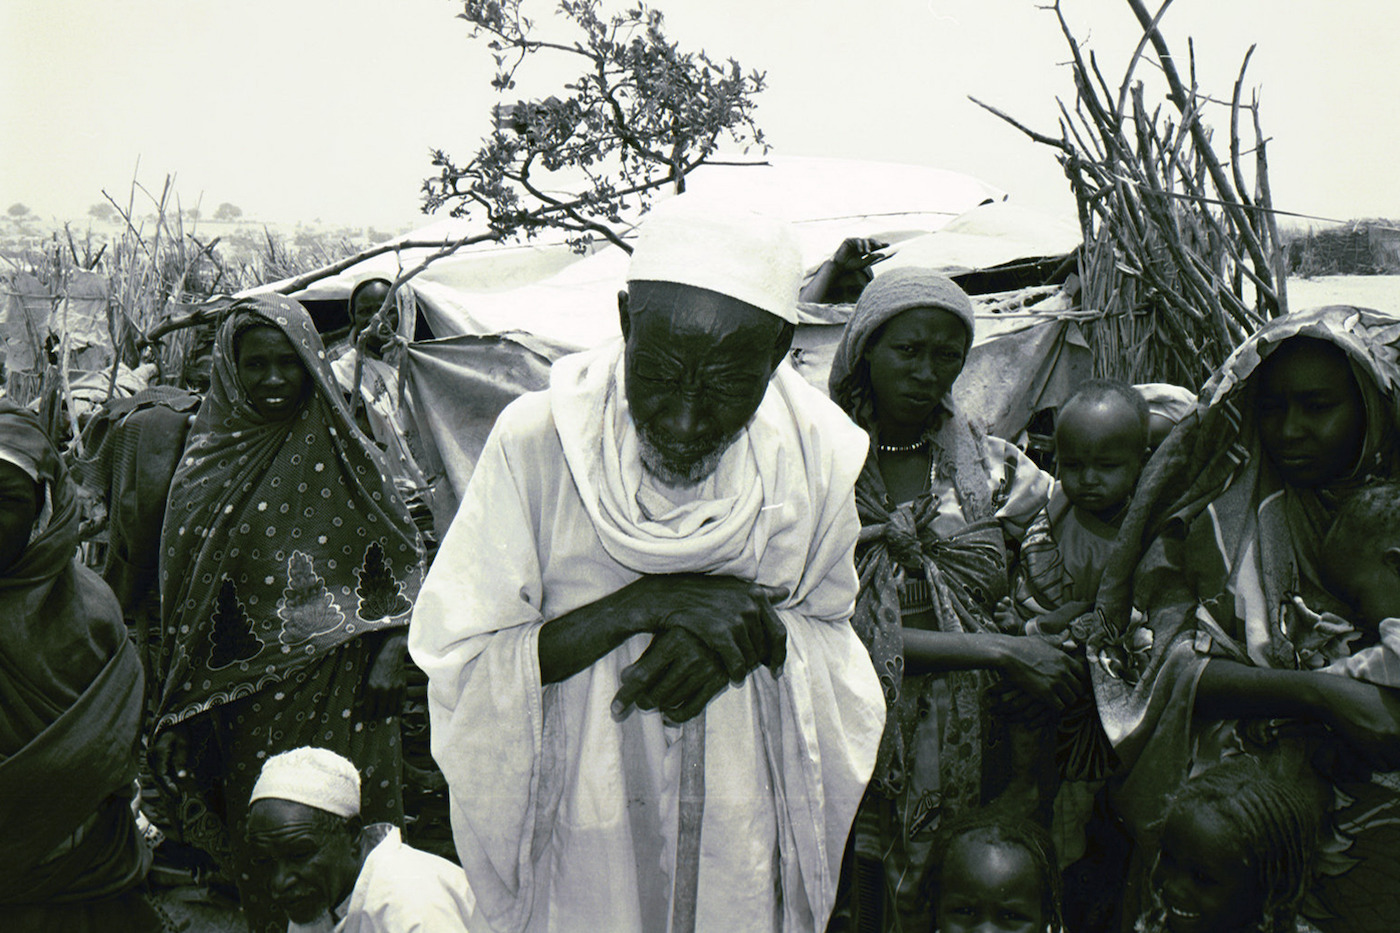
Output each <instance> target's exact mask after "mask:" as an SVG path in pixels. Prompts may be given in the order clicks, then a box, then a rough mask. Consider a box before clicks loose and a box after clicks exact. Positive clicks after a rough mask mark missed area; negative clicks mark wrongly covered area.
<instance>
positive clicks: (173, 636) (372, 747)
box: [154, 295, 422, 929]
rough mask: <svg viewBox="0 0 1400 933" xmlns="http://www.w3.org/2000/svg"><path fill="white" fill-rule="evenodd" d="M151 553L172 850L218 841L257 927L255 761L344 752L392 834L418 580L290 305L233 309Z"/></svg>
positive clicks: (414, 538) (413, 542)
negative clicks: (300, 752)
mask: <svg viewBox="0 0 1400 933" xmlns="http://www.w3.org/2000/svg"><path fill="white" fill-rule="evenodd" d="M161 548H162V552H161V604H162V627H163V632H162V644H161V651H160V660H159V663H158V667H157V669H158V671H159V673H160V676H161V677H162V683H161V688H160V689H161V693H160V699H159V702H158V704H157V721H156V724H155V736H156V738H155V742H156V747H157V749H158V752H159V754H158V755H157V756H155V757H156V761H155V762H154V764H155V765H156V767H157V768H158V770H159V771H161V772H163V773H164V776H165V777H166V778H167V779H171V778H173V781H174V783H175V784H176V785H177V786H178V788H179V791H180V798H181V803H180V807H179V816H180V821H179V822H180V824H181V828H182V831H183V832H184V834H185V836H186V838H187V839H189V840H191V841H194V842H196V843H197V844H199V845H200V847H201V848H205V849H206V850H207V851H210V852H211V853H212V854H214V855H215V857H216V858H219V859H220V860H226V859H228V857H229V855H230V852H229V848H230V846H231V847H232V853H231V854H232V858H233V867H234V869H235V870H236V872H237V877H236V879H235V880H236V881H237V883H238V884H239V887H240V889H242V893H243V897H244V905H245V910H247V911H248V913H249V915H250V918H251V920H252V921H253V925H254V928H255V929H261V928H262V927H263V926H268V927H269V928H271V927H273V926H277V925H279V924H278V921H277V920H275V919H273V918H271V917H270V915H268V914H267V912H266V908H265V903H264V901H263V899H262V892H261V891H260V890H259V886H258V885H257V884H250V883H249V882H250V880H251V879H250V875H249V866H248V865H247V863H246V856H245V855H244V852H243V844H244V840H243V838H242V824H243V819H244V816H245V814H246V810H247V805H248V795H249V793H250V792H251V790H252V786H253V782H254V781H255V780H256V778H257V775H258V769H259V767H260V765H261V763H262V761H263V760H264V759H265V758H266V757H267V756H269V755H273V754H276V753H278V752H280V751H284V750H286V749H289V748H295V747H298V746H302V745H315V746H319V747H322V748H328V749H331V750H332V751H336V752H338V753H340V754H343V755H345V756H346V757H348V758H349V759H351V760H352V761H354V762H355V764H356V766H357V767H358V768H359V770H360V774H361V777H362V779H363V782H364V789H365V793H364V812H365V818H366V819H367V820H370V821H390V822H395V823H402V815H403V809H402V808H403V804H402V799H401V797H400V787H399V782H400V774H401V768H402V763H401V752H400V748H399V744H398V741H399V739H398V720H397V713H398V710H397V709H396V707H395V704H396V703H398V702H400V700H401V694H402V685H403V673H402V665H403V654H404V639H405V634H406V633H405V628H404V627H405V626H406V625H407V624H408V615H409V612H410V610H411V609H412V607H413V600H414V598H415V596H416V595H417V592H418V585H419V582H420V580H421V577H422V547H421V544H420V541H419V538H418V535H417V532H416V531H415V529H414V526H413V523H412V521H411V520H410V519H409V517H408V512H407V510H406V509H405V508H404V505H403V503H402V502H401V501H400V500H399V498H398V496H397V495H396V494H395V492H394V486H393V482H392V481H391V480H390V479H389V478H388V475H387V471H386V469H385V465H384V462H383V459H382V456H381V454H380V452H379V451H378V449H377V448H375V446H374V444H373V443H372V442H371V441H369V439H368V438H366V437H365V436H364V435H363V434H362V433H361V432H360V430H359V429H358V428H357V427H356V426H355V424H354V421H353V420H352V419H351V417H350V415H349V412H348V411H347V409H346V407H345V403H344V398H343V396H342V395H341V393H340V390H339V388H338V387H337V385H336V383H335V377H334V375H332V373H331V370H330V367H329V365H328V364H327V362H326V354H325V350H324V347H323V346H322V344H321V339H320V337H319V335H318V334H317V333H316V330H315V328H314V327H313V326H312V323H311V319H310V317H309V316H308V315H307V313H306V310H305V309H304V308H303V307H302V306H301V305H300V304H298V303H297V302H295V301H293V300H291V299H289V298H284V297H281V296H278V295H258V296H254V297H251V298H245V299H241V300H240V301H238V302H235V303H234V304H233V305H232V306H231V307H230V309H229V315H228V318H227V319H226V320H225V321H224V323H223V325H222V327H221V328H220V330H219V335H218V339H217V342H216V345H215V348H214V360H213V379H212V384H211V386H210V390H209V395H208V397H207V398H206V399H205V401H204V403H203V405H202V406H201V407H200V410H199V414H198V416H197V417H196V420H195V424H194V427H193V428H192V429H191V431H190V436H189V441H188V443H187V445H186V448H185V454H184V457H183V459H182V461H181V463H180V466H179V468H178V470H177V471H176V474H175V478H174V480H173V482H172V484H171V494H170V501H169V504H168V508H167V510H166V517H165V527H164V531H163V533H162V536H161ZM162 736H169V738H166V739H162ZM282 922H283V923H284V922H285V921H282Z"/></svg>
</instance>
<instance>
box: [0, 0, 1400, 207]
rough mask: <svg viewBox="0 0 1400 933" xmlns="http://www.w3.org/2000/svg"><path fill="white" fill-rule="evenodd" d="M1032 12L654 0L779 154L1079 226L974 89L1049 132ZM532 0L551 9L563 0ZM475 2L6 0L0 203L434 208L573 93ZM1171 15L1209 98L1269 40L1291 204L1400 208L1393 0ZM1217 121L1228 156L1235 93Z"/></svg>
mask: <svg viewBox="0 0 1400 933" xmlns="http://www.w3.org/2000/svg"><path fill="white" fill-rule="evenodd" d="M1042 3H1043V0H892V2H890V3H886V4H882V5H879V6H876V7H871V8H868V9H863V10H861V12H860V15H858V16H852V15H850V11H849V6H848V5H846V4H842V3H839V2H836V0H812V2H811V3H809V4H806V5H803V6H802V7H801V8H800V9H796V10H795V9H793V8H792V7H791V6H790V5H787V4H779V3H776V2H767V3H765V2H763V0H757V2H755V0H703V2H702V0H659V2H655V3H653V4H652V6H653V7H655V8H656V9H659V10H661V11H662V12H663V13H664V15H665V17H666V19H665V28H666V32H667V35H668V36H669V37H670V38H671V39H672V40H674V41H676V42H678V43H679V44H680V46H681V48H682V49H685V50H698V49H705V50H707V51H708V52H710V53H711V54H712V55H715V56H718V57H719V58H721V59H724V58H728V57H730V56H732V57H734V58H735V59H737V60H738V61H739V62H740V63H741V64H742V65H743V66H744V67H745V68H750V69H758V70H761V71H764V72H766V74H767V77H768V87H767V88H766V89H765V90H764V91H763V93H762V94H761V95H759V97H758V103H759V105H758V112H757V120H758V123H759V125H760V126H762V127H763V129H764V132H765V134H766V135H767V136H768V138H769V140H770V141H771V142H772V143H773V145H774V148H775V151H776V152H778V153H782V154H785V155H819V156H831V157H837V158H850V159H866V160H881V161H890V162H900V163H911V164H915V165H925V166H936V167H939V168H943V169H948V170H951V171H957V172H962V173H965V174H969V175H972V176H974V177H976V178H979V179H981V180H982V181H984V182H986V183H988V184H991V185H993V186H996V187H997V188H1000V189H1002V190H1005V191H1007V192H1009V193H1010V195H1011V198H1012V200H1013V201H1015V202H1016V203H1018V204H1021V205H1023V206H1025V207H1028V208H1032V209H1034V210H1038V211H1041V212H1043V213H1047V214H1050V215H1053V216H1057V217H1061V218H1065V219H1071V220H1072V219H1073V218H1074V212H1075V211H1074V199H1073V196H1072V193H1071V191H1070V189H1069V185H1068V183H1067V181H1066V180H1065V177H1064V174H1063V171H1062V170H1061V168H1060V166H1059V165H1058V163H1057V162H1056V160H1055V154H1054V152H1053V151H1052V150H1051V149H1050V148H1049V147H1046V146H1043V145H1040V144H1038V143H1035V142H1032V141H1031V140H1029V139H1027V138H1026V137H1025V136H1024V135H1023V134H1021V133H1020V132H1019V131H1017V130H1016V129H1014V128H1012V127H1010V126H1008V125H1007V124H1005V123H1003V122H1002V121H1000V120H998V119H997V118H996V117H994V116H993V115H991V114H989V113H986V112H985V111H983V110H981V109H980V108H979V107H977V106H976V105H975V104H973V103H972V102H970V101H969V100H968V96H969V95H973V96H976V97H977V98H979V99H981V100H985V101H987V102H988V103H990V104H992V105H994V106H996V107H998V108H1000V109H1002V110H1003V111H1005V112H1006V113H1008V114H1010V115H1012V116H1013V117H1015V118H1017V119H1018V120H1021V121H1022V122H1024V123H1026V124H1027V125H1028V126H1031V127H1033V128H1035V129H1037V130H1039V131H1042V132H1051V133H1054V132H1057V131H1056V129H1055V127H1056V121H1057V105H1056V98H1057V97H1058V98H1060V99H1064V100H1068V101H1070V102H1071V103H1072V100H1073V84H1072V81H1071V76H1070V73H1069V70H1068V68H1066V67H1065V65H1064V63H1065V61H1066V59H1067V58H1068V57H1069V53H1068V50H1067V46H1066V44H1065V41H1064V38H1063V37H1062V36H1061V34H1060V30H1059V26H1058V24H1057V22H1056V20H1055V17H1054V15H1053V14H1052V13H1049V12H1046V11H1045V10H1044V9H1041V8H1039V7H1040V6H1041V5H1042ZM623 5H624V3H623V0H606V3H605V10H608V11H612V10H617V9H620V8H621V7H622V6H623ZM525 6H526V8H527V10H528V11H529V12H530V13H531V14H532V15H534V16H535V17H536V18H537V19H538V20H540V21H541V22H548V23H552V22H554V20H553V19H551V18H550V16H551V14H550V11H551V10H552V9H553V8H554V3H553V0H525ZM1154 6H1155V4H1154ZM1061 8H1062V9H1063V11H1064V15H1065V17H1066V19H1067V20H1068V21H1069V23H1070V28H1071V30H1072V31H1073V32H1074V34H1075V36H1076V37H1077V38H1078V39H1079V40H1080V41H1081V42H1083V43H1084V44H1085V47H1086V50H1088V51H1092V52H1093V53H1094V54H1095V55H1096V58H1097V61H1098V62H1099V64H1100V66H1101V68H1102V70H1103V72H1104V74H1105V76H1106V78H1107V80H1108V81H1109V83H1110V84H1112V85H1116V84H1117V81H1118V77H1119V76H1120V75H1121V70H1122V68H1123V67H1125V65H1126V62H1127V60H1128V57H1129V55H1130V54H1131V52H1132V50H1133V48H1134V46H1135V45H1136V44H1137V41H1138V39H1139V37H1140V34H1141V30H1140V28H1139V27H1138V24H1137V22H1136V20H1135V19H1134V17H1133V15H1132V13H1131V11H1130V10H1129V8H1128V6H1127V4H1126V3H1124V2H1105V0H1062V3H1061ZM459 10H460V4H459V3H456V2H453V0H399V2H397V3H395V4H392V5H388V4H383V3H380V2H376V0H300V2H298V3H296V4H288V3H286V2H285V0H244V2H243V3H240V4H237V5H226V4H190V3H188V2H185V0H144V2H143V3H141V4H136V5H124V6H120V7H119V6H114V5H112V4H106V3H100V2H98V0H6V3H5V4H4V5H3V8H0V165H3V166H4V170H3V172H0V209H3V208H5V207H8V206H9V205H11V204H14V203H17V202H18V203H23V204H25V205H27V206H28V207H29V208H30V209H31V210H32V211H33V212H35V213H36V214H38V215H40V216H42V217H45V218H52V219H54V220H57V221H59V222H61V221H62V220H63V219H66V220H68V221H70V222H72V221H74V220H78V219H81V218H82V217H84V216H85V215H86V211H87V210H88V208H89V207H90V206H91V205H93V204H96V203H99V202H102V200H103V196H102V190H103V189H104V188H105V189H106V190H107V191H108V192H109V193H110V194H111V195H112V196H113V197H114V198H116V199H117V200H118V201H119V202H121V203H123V204H125V203H126V198H127V196H128V194H129V189H130V186H131V183H132V180H133V174H134V173H135V174H136V178H137V180H139V181H140V182H141V183H142V184H143V185H144V186H145V187H146V188H147V189H149V190H151V191H152V192H158V191H159V189H160V187H161V186H162V185H163V184H164V181H165V178H166V175H167V174H174V175H175V191H176V192H177V193H178V195H179V198H180V201H181V205H182V206H185V207H188V206H190V205H191V204H193V203H196V202H199V203H201V209H202V210H203V211H205V212H208V211H211V210H212V209H214V208H216V207H217V206H218V205H219V204H220V203H223V202H229V203H231V204H235V205H237V206H238V207H240V208H242V210H243V211H244V212H245V213H246V214H248V215H250V216H258V217H261V218H264V219H265V221H266V222H268V223H277V224H287V223H293V224H294V223H296V222H297V221H298V220H301V221H303V222H307V221H310V220H311V219H312V218H320V219H321V222H322V223H324V224H331V225H338V226H361V227H363V226H374V227H376V228H380V229H382V228H384V227H386V226H392V227H394V228H395V229H397V228H399V227H401V226H404V225H414V226H421V225H424V224H427V223H431V222H433V221H434V220H435V219H437V218H440V217H442V216H443V214H442V213H441V212H440V213H438V214H433V215H427V214H423V213H422V212H421V210H420V205H421V200H420V198H419V190H420V188H421V185H422V181H423V179H424V178H425V177H428V176H429V175H431V174H433V170H432V167H431V165H430V162H429V150H430V149H431V148H434V147H440V148H443V149H445V150H447V151H448V152H450V153H452V154H453V155H454V156H456V157H458V158H459V159H464V158H466V157H467V156H468V155H469V154H470V153H471V152H472V151H474V150H475V148H476V147H477V145H478V143H479V141H480V140H481V138H482V137H483V136H485V135H486V134H487V133H488V132H489V131H490V110H491V107H492V105H493V104H495V103H500V102H510V101H511V100H514V99H518V98H521V97H525V98H528V97H531V96H535V95H536V94H539V95H540V96H543V95H547V94H549V93H554V92H556V91H557V90H558V87H557V80H558V75H553V76H551V75H548V74H546V73H543V72H531V73H530V74H529V75H527V76H526V80H525V82H524V83H523V84H522V87H521V88H520V89H518V90H516V91H512V92H511V93H510V94H508V95H505V96H504V97H502V96H501V95H497V94H495V93H494V92H492V91H491V90H490V88H489V80H490V76H491V73H492V70H493V67H492V64H491V60H490V53H489V51H488V50H487V49H486V48H485V44H484V42H481V41H473V40H471V39H470V38H468V27H467V24H465V23H463V22H462V21H461V20H459V19H456V18H455V14H456V13H457V12H459ZM1342 12H1345V14H1346V15H1340V13H1342ZM735 23H742V24H743V25H744V28H742V29H736V28H734V24H735ZM1162 29H1163V32H1164V34H1165V36H1166V38H1167V41H1168V44H1169V45H1170V46H1171V48H1172V49H1173V51H1174V52H1175V53H1176V55H1177V56H1179V57H1180V58H1182V59H1184V58H1185V56H1186V54H1187V48H1188V45H1187V39H1188V37H1193V38H1194V40H1195V42H1194V52H1195V59H1196V60H1195V67H1196V73H1197V75H1198V77H1199V81H1200V87H1201V89H1202V90H1203V91H1204V92H1206V93H1209V94H1212V95H1214V96H1216V97H1224V98H1228V97H1229V95H1230V92H1231V90H1232V88H1233V85H1234V82H1235V80H1236V78H1237V76H1238V72H1239V68H1240V63H1241V62H1242V61H1243V59H1244V56H1245V53H1246V51H1247V50H1248V49H1249V48H1250V46H1251V45H1252V44H1257V48H1256V51H1255V53H1254V55H1253V57H1252V58H1251V60H1250V63H1249V70H1248V72H1247V73H1246V75H1245V82H1244V87H1243V91H1244V99H1246V100H1248V99H1249V98H1250V96H1251V95H1252V94H1253V93H1254V92H1256V91H1257V92H1258V93H1259V100H1260V108H1261V111H1260V121H1261V124H1262V126H1263V128H1264V130H1265V132H1266V133H1267V134H1268V137H1269V150H1268V154H1269V163H1270V179H1271V187H1272V189H1273V199H1274V203H1275V206H1276V207H1278V208H1280V209H1283V210H1287V211H1293V212H1296V213H1299V214H1309V215H1315V216H1317V217H1320V218H1326V219H1329V220H1339V221H1347V220H1352V219H1361V218H1369V217H1378V218H1386V217H1400V173H1396V172H1395V171H1394V170H1393V153H1394V152H1396V151H1400V108H1396V107H1392V106H1388V105H1386V104H1387V103H1388V97H1389V95H1390V94H1391V92H1392V90H1393V88H1394V87H1396V86H1397V84H1398V83H1400V57H1397V56H1396V55H1395V54H1394V51H1393V48H1392V46H1393V44H1394V38H1395V36H1397V35H1400V4H1396V3H1393V2H1383V0H1348V2H1347V3H1344V4H1341V5H1338V4H1334V3H1323V2H1321V0H1233V2H1231V3H1228V4H1220V3H1217V2H1214V0H1176V2H1175V3H1173V4H1172V6H1171V7H1170V9H1169V10H1168V11H1167V13H1166V15H1165V17H1164V18H1163V20H1162ZM1151 59H1152V55H1151V53H1150V52H1149V54H1148V55H1147V56H1146V57H1145V59H1144V61H1143V62H1142V63H1140V64H1139V66H1138V68H1137V71H1136V73H1135V74H1136V76H1137V77H1138V78H1141V79H1142V80H1144V81H1145V82H1146V84H1147V99H1148V101H1149V103H1151V102H1152V101H1160V100H1162V97H1161V89H1160V87H1159V86H1158V85H1160V81H1159V80H1158V78H1157V69H1156V65H1155V64H1152V63H1151ZM1339 64H1344V66H1345V67H1338V65H1339ZM1182 65H1183V70H1185V68H1184V66H1185V62H1184V61H1183V62H1182ZM1167 109H1168V110H1170V106H1169V105H1168V106H1167ZM1207 115H1208V117H1209V118H1210V122H1212V123H1214V124H1215V125H1216V129H1217V146H1218V147H1221V148H1227V143H1226V140H1225V138H1224V137H1225V136H1226V135H1227V133H1228V126H1224V127H1222V126H1221V123H1222V122H1228V121H1225V120H1224V108H1218V109H1217V108H1210V109H1208V111H1207ZM1250 139H1252V133H1249V134H1248V138H1247V139H1246V141H1245V142H1246V144H1248V143H1249V141H1250ZM138 164H139V170H137V166H138ZM1246 174H1247V176H1248V177H1250V178H1252V177H1253V165H1252V160H1251V164H1250V165H1249V166H1246ZM0 217H3V215H2V214H0ZM1304 222H1306V221H1304Z"/></svg>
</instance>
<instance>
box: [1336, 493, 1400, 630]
mask: <svg viewBox="0 0 1400 933" xmlns="http://www.w3.org/2000/svg"><path fill="white" fill-rule="evenodd" d="M1322 572H1323V576H1324V577H1325V579H1326V583H1327V585H1328V588H1329V589H1330V590H1332V592H1333V593H1334V594H1335V595H1336V596H1338V597H1339V598H1340V599H1341V600H1342V601H1343V602H1344V603H1346V604H1347V605H1348V607H1350V609H1351V610H1352V614H1351V618H1350V619H1349V621H1350V622H1351V623H1352V624H1354V625H1355V626H1356V627H1357V628H1358V629H1360V630H1361V631H1362V632H1363V633H1364V634H1365V635H1366V636H1369V640H1375V638H1376V636H1377V633H1378V632H1379V630H1380V627H1381V623H1383V622H1384V621H1385V620H1386V619H1395V620H1397V624H1400V483H1395V482H1390V483H1377V484H1374V485H1370V486H1363V487H1362V488H1361V489H1359V490H1357V491H1356V492H1355V493H1353V494H1352V495H1351V496H1350V497H1348V499H1347V500H1346V501H1345V502H1344V503H1343V504H1342V507H1341V509H1339V510H1338V512H1337V517H1336V519H1335V520H1334V521H1333V523H1332V528H1331V530H1330V531H1328V532H1327V537H1326V538H1325V539H1323V542H1322Z"/></svg>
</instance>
